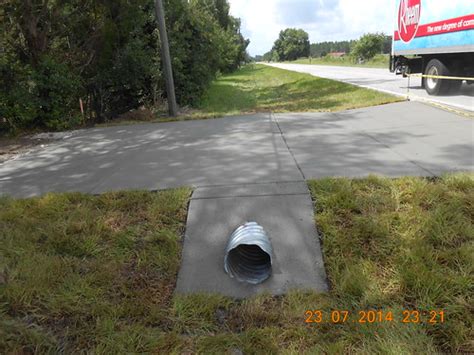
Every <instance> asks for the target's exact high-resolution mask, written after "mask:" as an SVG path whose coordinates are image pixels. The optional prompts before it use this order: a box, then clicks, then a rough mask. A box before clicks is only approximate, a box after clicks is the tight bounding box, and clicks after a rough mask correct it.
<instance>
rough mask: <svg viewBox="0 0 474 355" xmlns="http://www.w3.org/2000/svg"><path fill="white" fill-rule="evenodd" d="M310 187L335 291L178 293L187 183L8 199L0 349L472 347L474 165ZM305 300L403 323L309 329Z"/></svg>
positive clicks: (0, 233)
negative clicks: (415, 319) (414, 318)
mask: <svg viewBox="0 0 474 355" xmlns="http://www.w3.org/2000/svg"><path fill="white" fill-rule="evenodd" d="M309 187H310V191H311V194H312V196H313V198H314V201H315V211H316V222H317V225H318V229H319V232H320V233H321V235H322V237H323V251H324V257H325V263H326V268H327V271H328V276H329V279H330V285H331V291H330V292H329V293H328V294H315V293H312V292H304V291H293V292H290V293H288V294H287V295H285V296H280V297H271V296H269V295H262V296H258V297H254V298H251V299H248V300H244V301H236V300H233V299H230V298H226V297H221V296H216V295H193V296H180V297H176V296H175V297H171V291H172V288H173V286H174V281H175V275H176V271H177V268H178V264H179V259H180V243H179V240H180V239H179V236H180V235H182V233H183V225H184V219H185V214H186V213H185V206H186V202H187V200H188V197H189V190H186V189H184V190H172V191H166V192H160V193H157V194H154V193H144V192H133V193H115V194H106V195H103V196H96V197H91V196H85V195H77V194H66V195H48V196H46V197H43V198H39V199H28V200H11V199H2V200H0V201H1V202H0V207H1V208H0V237H1V238H0V239H1V240H0V253H1V258H0V260H1V262H2V264H1V268H2V269H0V270H3V271H2V273H1V274H0V284H1V285H0V312H1V315H0V352H2V353H3V352H9V351H11V352H22V351H23V352H28V351H30V352H33V351H37V352H58V351H64V352H67V353H69V352H79V351H89V352H96V353H104V354H105V353H130V352H157V353H169V352H174V353H182V352H185V353H190V352H202V353H226V352H228V353H229V352H232V350H233V349H234V350H236V349H239V350H241V351H243V352H244V353H334V354H340V353H386V354H399V353H413V354H415V353H436V352H466V353H467V352H472V351H474V344H473V342H472V339H473V317H472V314H473V299H472V297H473V294H474V288H473V287H474V285H473V280H474V270H473V267H474V262H473V255H474V244H473V240H474V226H473V220H474V176H473V175H472V174H455V175H448V176H445V177H443V178H440V179H436V180H433V179H423V178H400V179H386V178H378V177H369V178H367V179H360V180H359V179H355V180H351V179H344V178H331V179H321V180H312V181H310V182H309ZM308 309H310V310H322V311H324V312H325V314H326V316H328V315H329V314H330V312H331V311H332V310H348V311H351V312H353V313H354V314H355V315H356V316H357V312H358V311H361V310H383V311H384V312H388V311H392V312H393V315H394V319H395V320H396V321H394V322H382V323H374V324H368V323H366V324H359V323H358V322H346V323H343V324H331V323H321V324H305V323H304V320H305V318H306V317H305V311H306V310H308ZM405 309H410V310H413V309H416V310H426V311H428V310H444V312H445V322H444V323H438V324H426V323H423V324H404V323H401V322H400V319H401V312H402V311H403V310H405ZM425 319H426V317H425Z"/></svg>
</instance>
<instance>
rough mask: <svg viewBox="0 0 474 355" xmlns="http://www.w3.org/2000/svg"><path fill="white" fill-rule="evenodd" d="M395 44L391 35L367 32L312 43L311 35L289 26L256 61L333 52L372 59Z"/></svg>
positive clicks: (286, 59) (314, 55) (288, 59)
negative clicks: (352, 37) (356, 37)
mask: <svg viewBox="0 0 474 355" xmlns="http://www.w3.org/2000/svg"><path fill="white" fill-rule="evenodd" d="M391 47H392V36H387V35H385V34H383V33H368V34H365V35H363V36H362V37H360V38H359V39H358V40H349V41H329V42H320V43H311V44H310V43H309V36H308V33H306V32H305V31H304V30H302V29H294V28H287V29H285V30H283V31H281V32H280V35H279V37H278V39H277V40H276V41H275V43H274V45H273V47H272V49H271V50H270V51H268V52H267V53H265V54H264V55H263V56H257V57H256V58H255V59H256V60H257V61H259V60H263V61H274V62H281V61H291V60H295V59H298V58H307V57H312V58H320V57H324V56H326V55H328V54H329V53H333V52H344V53H346V54H348V55H351V56H353V57H354V59H362V60H369V59H371V58H373V57H374V56H375V55H376V54H378V53H384V54H388V53H390V51H391Z"/></svg>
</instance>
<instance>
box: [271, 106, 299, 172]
mask: <svg viewBox="0 0 474 355" xmlns="http://www.w3.org/2000/svg"><path fill="white" fill-rule="evenodd" d="M270 120H271V121H273V122H275V124H276V126H277V127H278V131H279V132H280V136H281V139H283V142H284V143H285V146H286V149H288V152H289V153H290V155H291V157H292V158H293V161H294V162H295V165H296V167H297V168H298V171H299V172H300V174H301V176H302V177H303V180H304V181H306V176H305V175H304V173H303V170H302V169H301V166H300V164H299V163H298V161H297V160H296V158H295V155H294V154H293V152H292V150H291V148H290V146H289V145H288V142H287V141H286V137H285V135H284V134H283V131H282V130H281V127H280V124H279V123H278V120H277V119H276V118H275V116H274V115H273V112H272V111H270Z"/></svg>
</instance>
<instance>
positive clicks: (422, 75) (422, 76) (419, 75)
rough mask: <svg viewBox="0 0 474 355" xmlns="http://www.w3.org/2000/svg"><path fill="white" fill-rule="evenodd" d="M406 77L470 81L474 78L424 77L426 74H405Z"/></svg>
mask: <svg viewBox="0 0 474 355" xmlns="http://www.w3.org/2000/svg"><path fill="white" fill-rule="evenodd" d="M406 76H416V77H420V78H432V79H448V80H449V79H451V80H472V81H474V78H464V77H461V76H443V75H426V74H406Z"/></svg>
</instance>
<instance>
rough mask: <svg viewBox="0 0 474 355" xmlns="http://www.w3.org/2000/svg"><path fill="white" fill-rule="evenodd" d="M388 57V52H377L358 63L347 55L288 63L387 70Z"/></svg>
mask: <svg viewBox="0 0 474 355" xmlns="http://www.w3.org/2000/svg"><path fill="white" fill-rule="evenodd" d="M389 61H390V57H389V55H388V54H378V55H376V56H375V57H374V58H373V59H371V60H368V61H366V62H364V63H361V64H358V63H357V62H355V61H354V59H353V58H351V57H349V56H347V57H342V58H333V57H330V56H326V57H321V58H311V59H309V58H301V59H297V60H294V61H291V62H288V63H292V64H313V65H334V66H343V67H362V68H364V67H365V68H384V69H387V70H388V67H389Z"/></svg>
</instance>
